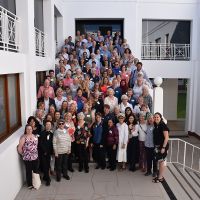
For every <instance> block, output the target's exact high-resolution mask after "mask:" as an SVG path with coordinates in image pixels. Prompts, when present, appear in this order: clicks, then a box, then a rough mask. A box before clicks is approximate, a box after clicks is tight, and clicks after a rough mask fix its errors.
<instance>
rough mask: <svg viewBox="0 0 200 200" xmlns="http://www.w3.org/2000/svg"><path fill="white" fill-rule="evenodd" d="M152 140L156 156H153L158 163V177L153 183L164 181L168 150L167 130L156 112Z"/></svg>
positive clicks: (160, 116)
mask: <svg viewBox="0 0 200 200" xmlns="http://www.w3.org/2000/svg"><path fill="white" fill-rule="evenodd" d="M153 140H154V145H155V150H154V151H156V152H157V155H156V156H155V159H156V161H157V162H158V166H159V172H158V176H157V177H155V178H154V179H153V182H154V183H159V182H162V181H164V171H165V159H166V157H167V150H168V149H169V143H168V140H169V128H168V127H167V125H166V124H165V123H164V121H163V119H162V115H161V114H160V113H159V112H157V113H155V114H154V130H153Z"/></svg>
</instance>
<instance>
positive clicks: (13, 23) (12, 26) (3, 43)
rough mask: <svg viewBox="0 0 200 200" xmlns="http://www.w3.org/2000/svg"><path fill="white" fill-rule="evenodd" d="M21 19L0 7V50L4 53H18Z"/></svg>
mask: <svg viewBox="0 0 200 200" xmlns="http://www.w3.org/2000/svg"><path fill="white" fill-rule="evenodd" d="M20 23H21V19H20V18H19V17H18V16H16V15H15V14H13V13H12V12H10V11H9V10H7V9H5V8H4V7H2V6H0V49H1V50H4V51H12V52H19V51H20Z"/></svg>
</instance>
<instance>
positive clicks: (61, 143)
mask: <svg viewBox="0 0 200 200" xmlns="http://www.w3.org/2000/svg"><path fill="white" fill-rule="evenodd" d="M64 125H65V121H64V120H63V119H60V120H59V121H58V129H57V130H56V131H55V132H54V136H53V149H54V153H55V165H56V180H57V181H58V182H60V180H61V173H63V177H64V178H65V179H67V180H70V177H69V176H68V173H67V168H68V165H67V161H68V155H69V154H70V151H71V136H70V135H69V133H68V131H67V130H66V129H64Z"/></svg>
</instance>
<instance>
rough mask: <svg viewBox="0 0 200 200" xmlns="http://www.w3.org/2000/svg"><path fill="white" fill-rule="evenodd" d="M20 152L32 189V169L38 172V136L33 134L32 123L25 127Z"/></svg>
mask: <svg viewBox="0 0 200 200" xmlns="http://www.w3.org/2000/svg"><path fill="white" fill-rule="evenodd" d="M18 152H19V153H20V154H21V155H22V159H23V161H24V164H25V168H26V182H27V185H28V188H29V189H32V188H33V184H32V171H33V172H34V173H38V138H37V136H35V135H34V134H33V128H32V126H31V125H26V127H25V133H24V135H23V136H22V137H21V138H20V140H19V145H18Z"/></svg>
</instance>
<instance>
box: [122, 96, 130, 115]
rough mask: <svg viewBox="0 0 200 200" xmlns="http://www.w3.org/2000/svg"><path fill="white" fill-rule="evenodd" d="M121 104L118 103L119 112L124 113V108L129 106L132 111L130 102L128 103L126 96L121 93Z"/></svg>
mask: <svg viewBox="0 0 200 200" xmlns="http://www.w3.org/2000/svg"><path fill="white" fill-rule="evenodd" d="M121 100H122V102H121V104H120V112H121V113H125V109H126V108H128V107H129V108H130V109H131V110H132V111H133V107H132V105H131V104H130V103H128V96H127V95H125V94H123V95H122V97H121Z"/></svg>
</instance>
